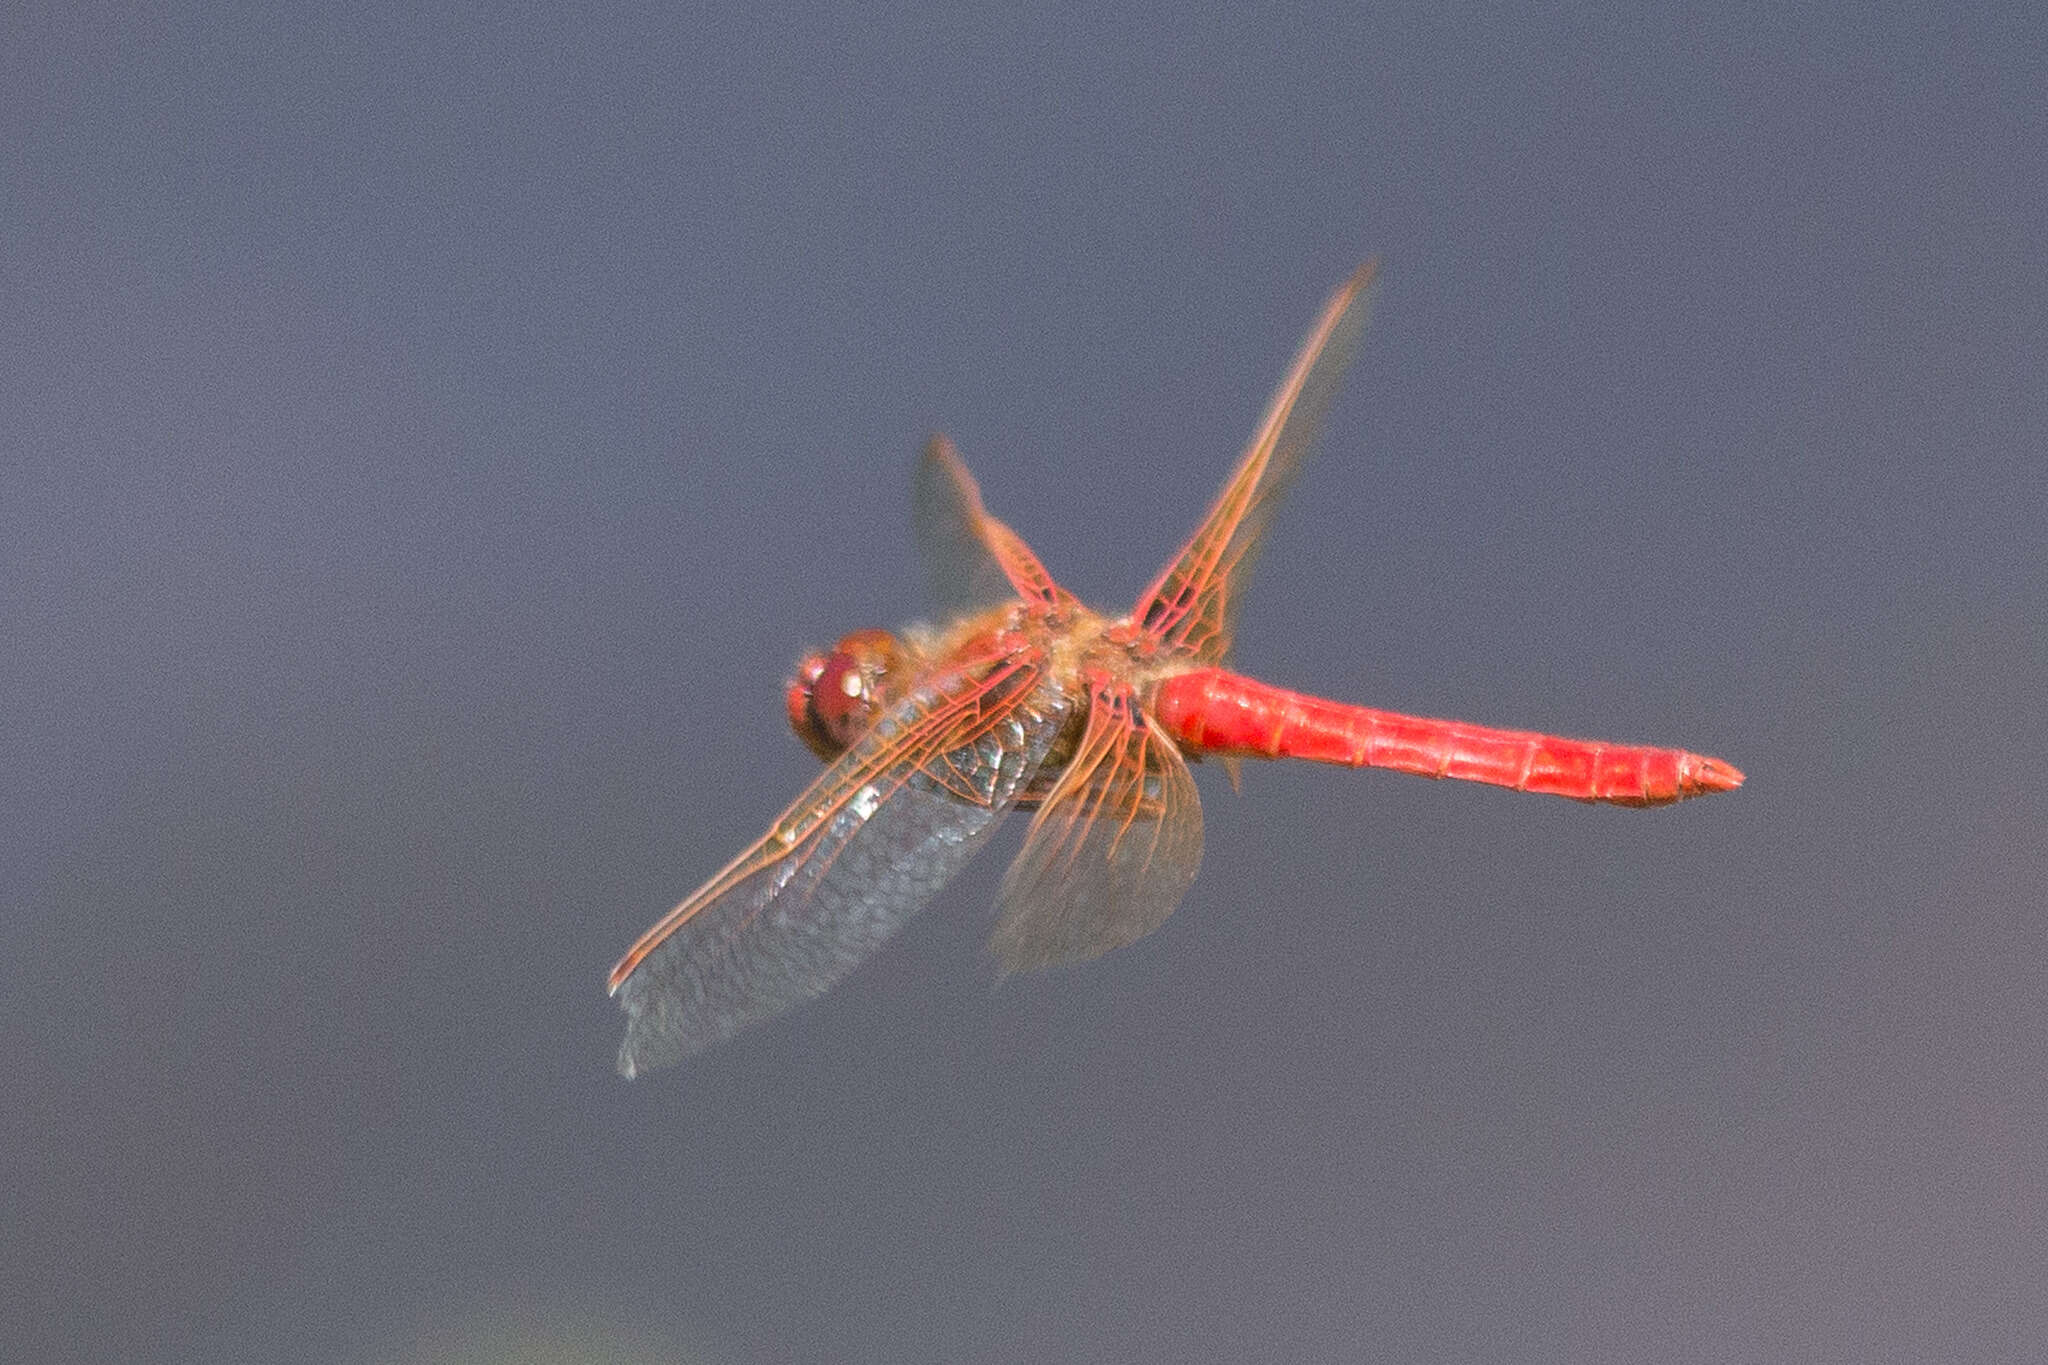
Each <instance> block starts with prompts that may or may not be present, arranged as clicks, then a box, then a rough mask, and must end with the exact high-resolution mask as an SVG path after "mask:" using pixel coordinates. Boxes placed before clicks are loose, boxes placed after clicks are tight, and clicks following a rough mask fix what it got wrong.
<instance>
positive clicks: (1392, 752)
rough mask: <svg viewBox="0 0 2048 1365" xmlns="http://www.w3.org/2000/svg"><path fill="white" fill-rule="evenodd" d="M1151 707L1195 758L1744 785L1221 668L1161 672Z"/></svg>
mask: <svg viewBox="0 0 2048 1365" xmlns="http://www.w3.org/2000/svg"><path fill="white" fill-rule="evenodd" d="M1151 712H1152V715H1153V717H1154V718H1155V719H1156V720H1157V721H1158V722H1159V723H1160V725H1161V726H1163V727H1164V728H1165V730H1166V731H1167V733H1168V734H1170V735H1172V736H1173V739H1174V742H1175V743H1177V744H1179V745H1180V746H1181V748H1182V749H1183V750H1184V751H1185V752H1187V753H1188V754H1189V755H1190V756H1191V757H1192V756H1194V755H1198V754H1214V755H1216V756H1218V757H1226V758H1227V757H1240V758H1307V759H1313V760H1314V761H1316V762H1318V763H1342V764H1345V765H1347V766H1349V767H1353V768H1392V769H1394V770H1395V771H1397V772H1404V773H1419V774H1420V775H1422V776H1424V777H1455V778H1460V779H1462V780H1464V781H1467V782H1488V783H1492V784H1493V785H1495V786H1499V787H1512V788H1514V789H1515V790H1516V791H1526V792H1547V793H1549V794H1551V795H1553V796H1568V797H1571V798H1572V799H1573V800H1575V801H1606V802H1610V803H1612V804H1614V805H1620V806H1664V805H1669V804H1671V803H1672V802H1674V801H1683V800H1685V799H1686V798H1687V797H1690V796H1704V795H1706V794H1707V793H1708V792H1718V791H1729V790H1732V789H1733V788H1735V787H1739V786H1741V785H1742V774H1741V772H1739V771H1738V770H1736V769H1735V768H1734V767H1733V766H1731V765H1729V764H1727V763H1723V762H1722V761H1721V760H1720V759H1717V758H1708V757H1706V756H1705V755H1703V754H1694V753H1687V752H1686V751H1685V750H1683V749H1660V748H1656V747H1654V746H1650V745H1641V744H1608V743H1603V742H1601V741H1599V740H1589V739H1564V738H1561V737H1559V736H1557V735H1544V734H1537V733H1535V732H1534V731H1529V730H1496V729H1492V728H1489V727H1487V726H1483V725H1468V724H1466V723H1465V722H1463V721H1456V720H1431V719H1428V718H1426V717H1422V716H1406V715H1402V714H1400V713H1399V712H1395V711H1375V710H1373V709H1371V708H1370V707H1365V706H1347V705H1345V704H1343V703H1341V702H1334V701H1325V700H1323V699H1322V698H1320V697H1311V696H1307V695H1304V694H1303V693H1300V692H1290V691H1288V690H1286V689H1285V688H1280V687H1271V686H1268V685H1267V684H1265V683H1262V682H1258V681H1256V680H1255V679H1252V678H1247V677H1244V676H1243V675H1241V674H1237V673H1231V672H1229V671H1227V670H1225V669H1220V668H1202V669H1196V670H1194V671H1192V672H1188V673H1182V674H1179V675H1178V676H1176V677H1172V678H1169V679H1167V680H1166V681H1165V682H1164V683H1162V684H1160V688H1159V692H1158V695H1157V697H1156V698H1155V699H1154V701H1153V704H1152V708H1151Z"/></svg>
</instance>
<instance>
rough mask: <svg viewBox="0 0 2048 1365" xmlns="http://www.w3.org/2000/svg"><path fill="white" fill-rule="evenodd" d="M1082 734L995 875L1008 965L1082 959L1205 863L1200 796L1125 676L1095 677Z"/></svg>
mask: <svg viewBox="0 0 2048 1365" xmlns="http://www.w3.org/2000/svg"><path fill="white" fill-rule="evenodd" d="M1088 707H1089V710H1088V725H1087V729H1086V731H1085V732H1084V733H1083V735H1082V738H1081V742H1080V746H1079V748H1078V749H1077V750H1076V751H1075V754H1074V757H1073V759H1072V761H1071V762H1069V763H1068V765H1067V767H1066V769H1065V771H1063V772H1062V773H1061V774H1060V778H1059V780H1058V781H1057V782H1056V783H1054V784H1053V787H1052V790H1051V791H1050V792H1048V793H1047V794H1046V797H1045V800H1044V803H1043V804H1042V805H1041V806H1040V807H1039V810H1038V815H1037V817H1036V818H1035V819H1034V820H1033V821H1032V822H1031V831H1030V833H1029V834H1027V835H1026V836H1025V839H1024V847H1023V849H1022V850H1020V851H1019V852H1018V854H1017V860H1016V861H1015V862H1013V863H1011V864H1010V870H1009V872H1008V873H1007V874H1005V876H1004V878H1003V890H1002V898H1001V905H1002V912H1001V914H1000V915H999V916H998V917H997V920H996V927H995V932H994V934H993V936H992V937H991V938H990V940H989V947H990V949H991V950H992V951H993V952H994V953H995V955H996V960H997V961H998V962H999V963H1000V964H1001V965H1002V968H1003V970H1004V971H1020V970H1023V969H1024V968H1028V967H1049V966H1053V965H1055V964H1057V963H1063V962H1080V961H1084V960H1086V959H1088V958H1091V957H1097V956H1099V955H1101V954H1103V953H1106V952H1108V951H1109V950H1110V949H1112V948H1121V947H1122V946H1123V945H1124V944H1126V943H1132V942H1135V941H1136V940H1138V939H1140V938H1143V937H1144V936H1145V935H1146V934H1149V933H1151V932H1152V931H1153V930H1154V929H1156V928H1158V927H1159V926H1160V924H1161V923H1163V922H1164V921H1165V919H1166V917H1167V916H1168V915H1170V914H1172V913H1173V909H1174V907H1175V906H1176V905H1179V904H1180V900H1181V897H1182V896H1183V895H1185V894H1186V893H1187V889H1188V884H1189V883H1190V882H1192V881H1194V879H1195V872H1196V870H1197V869H1199V868H1200V867H1201V865H1202V802H1201V797H1200V796H1199V795H1198V794H1197V793H1196V791H1195V781H1194V777H1193V775H1192V774H1190V773H1189V772H1188V765H1187V763H1186V761H1185V760H1183V759H1182V758H1181V756H1180V751H1179V750H1178V749H1176V748H1174V746H1173V741H1172V740H1170V739H1168V738H1167V737H1166V735H1165V733H1164V732H1163V731H1161V730H1159V729H1158V728H1156V727H1155V726H1153V725H1152V724H1151V723H1150V722H1149V721H1147V720H1146V718H1145V716H1144V713H1143V712H1142V711H1140V710H1139V708H1138V705H1137V702H1136V700H1135V699H1134V698H1133V697H1132V695H1131V691H1130V689H1129V688H1128V687H1126V686H1123V685H1121V684H1113V683H1107V682H1103V683H1098V684H1097V685H1096V686H1095V687H1094V688H1093V689H1092V690H1091V691H1090V693H1089V697H1088Z"/></svg>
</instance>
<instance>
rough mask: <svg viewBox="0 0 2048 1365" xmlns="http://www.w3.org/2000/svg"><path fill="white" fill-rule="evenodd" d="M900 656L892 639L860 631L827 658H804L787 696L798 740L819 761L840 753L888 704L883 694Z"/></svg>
mask: <svg viewBox="0 0 2048 1365" xmlns="http://www.w3.org/2000/svg"><path fill="white" fill-rule="evenodd" d="M899 656H900V650H899V647H898V646H897V644H896V639H895V637H894V636H892V635H890V634H889V633H888V632H886V631H879V630H864V631H856V632H855V633H854V634H852V635H849V636H847V637H846V638H845V639H843V640H841V641H840V642H839V646H838V648H836V649H834V650H833V651H832V652H831V653H830V654H822V655H820V654H813V655H811V656H810V657H808V658H806V659H805V660H804V661H803V662H802V663H801V664H799V665H798V666H797V673H796V677H794V678H792V679H791V680H790V683H789V689H788V692H787V695H786V702H787V705H788V708H789V723H790V726H791V728H792V729H794V730H795V731H796V733H797V737H798V738H800V739H802V740H803V742H804V743H805V744H807V745H809V746H810V748H811V751H812V752H813V753H815V754H817V755H818V756H819V757H820V758H825V759H832V758H836V757H838V756H839V755H840V754H842V753H844V752H845V751H846V750H847V749H848V748H849V747H850V746H851V745H853V744H854V743H855V742H856V741H857V740H859V739H860V737H861V736H862V735H864V734H866V733H867V732H868V727H869V726H871V725H873V724H874V723H875V717H876V716H877V715H878V714H880V712H881V710H882V708H883V706H885V705H886V704H887V703H888V701H889V698H888V696H887V695H886V691H887V688H888V685H889V682H890V674H891V672H892V671H893V669H894V668H895V665H896V664H897V662H898V659H899Z"/></svg>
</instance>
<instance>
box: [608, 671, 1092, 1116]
mask: <svg viewBox="0 0 2048 1365" xmlns="http://www.w3.org/2000/svg"><path fill="white" fill-rule="evenodd" d="M1068 709H1069V703H1068V701H1067V699H1066V698H1065V697H1064V696H1062V695H1061V694H1060V693H1059V692H1058V691H1057V689H1055V688H1053V687H1052V686H1050V685H1049V684H1046V683H1045V682H1044V680H1043V677H1042V672H1041V669H1040V665H1039V661H1038V660H1037V658H1036V657H1035V656H1033V655H1029V654H1019V655H1013V656H1009V657H1006V658H1003V659H1000V660H998V661H996V662H995V663H994V664H993V665H983V666H978V667H975V668H972V669H963V670H962V671H960V672H957V673H953V674H950V675H947V676H946V677H944V678H942V679H940V680H938V681H937V682H935V683H932V684H929V685H927V686H925V687H923V688H921V689H919V690H918V691H917V692H916V693H914V694H913V695H912V696H910V697H908V698H906V699H905V700H904V701H903V702H901V703H899V704H898V705H897V706H896V707H895V708H894V709H892V710H891V711H890V712H888V713H887V714H886V715H884V716H883V717H882V718H881V720H879V721H878V722H877V723H876V725H875V727H874V729H872V730H871V731H869V733H868V734H867V735H866V736H865V737H864V738H862V739H861V740H860V741H859V742H858V743H856V744H855V745H854V746H853V747H852V748H850V749H848V750H847V751H846V752H845V753H844V754H842V755H841V756H840V757H839V759H838V760H837V761H836V762H834V763H833V764H832V766H831V767H829V768H827V769H826V770H825V772H824V773H823V774H822V775H821V776H820V777H819V778H818V780H817V781H816V782H815V783H813V784H812V785H811V787H810V789H809V790H808V791H806V792H805V793H804V794H803V795H802V796H800V797H798V798H797V800H796V802H795V803H794V804H793V805H791V806H790V808H789V809H788V810H787V811H785V812H784V813H783V815H782V818H781V819H779V820H777V821H776V822H775V825H774V827H773V828H772V829H770V830H769V831H768V833H767V834H766V835H764V836H763V837H762V838H761V839H760V841H759V842H757V843H756V844H754V845H753V847H751V848H749V849H748V850H747V851H746V852H744V853H742V854H741V855H740V856H739V857H738V858H736V859H734V860H733V862H732V863H731V864H730V865H729V866H727V867H726V869H725V870H724V871H722V872H720V873H719V874H718V875H717V876H715V877H713V878H712V879H711V880H710V881H709V882H707V883H706V884H705V885H704V886H703V887H701V888H700V889H699V890H698V891H697V892H696V893H695V894H694V895H692V896H691V897H690V898H689V899H688V900H686V901H684V902H683V903H682V904H681V905H679V906H677V907H676V908H675V909H674V910H672V911H670V912H669V913H668V914H667V915H666V916H664V917H663V919H662V920H661V922H660V923H659V924H657V925H655V926H654V928H652V929H650V930H649V931H648V932H647V933H646V934H645V935H643V936H642V937H641V939H640V941H639V942H638V943H636V944H634V946H633V948H632V949H631V950H630V951H629V952H628V953H627V954H626V956H625V957H624V958H622V959H621V960H620V962H619V964H618V965H617V966H616V967H614V968H613V969H612V976H611V989H612V993H613V994H614V995H616V996H617V997H618V1000H619V1004H620V1005H621V1007H623V1008H624V1010H625V1012H626V1038H625V1042H624V1043H623V1044H622V1045H621V1047H620V1048H619V1070H620V1071H621V1072H622V1073H624V1074H625V1075H627V1076H632V1075H634V1074H636V1073H638V1072H640V1071H644V1070H647V1069H648V1068H650V1067H655V1066H663V1065H666V1064H668V1063H670V1062H675V1061H679V1060H681V1059H682V1058H684V1057H686V1056H688V1055H690V1054H691V1053H693V1052H697V1051H699V1050H701V1049H703V1048H705V1047H708V1046H710V1045H711V1044H712V1043H715V1042H718V1041H720V1040H722V1039H725V1038H729V1037H731V1036H732V1035H733V1034H734V1033H736V1032H738V1031H739V1030H740V1029H741V1028H744V1027H745V1026H746V1025H748V1024H751V1023H754V1022H756V1021H758V1020H762V1019H766V1018H768V1017H770V1016H771V1015H775V1014H779V1013H781V1012H782V1011H783V1010H786V1009H788V1008H789V1007H790V1006H792V1005H795V1004H797V1003H799V1002H800V1001H803V1000H807V999H809V998H810V997H812V996H815V995H817V994H819V993H821V992H822V991H824V990H825V989H826V988H828V987H830V986H831V985H832V984H833V983H835V982H836V981H838V980H839V979H840V978H841V977H843V976H845V975H846V973H847V972H849V971H851V970H852V969H853V968H854V967H855V966H856V965H857V964H858V963H860V962H861V961H862V960H863V959H864V958H866V957H867V956H869V955H870V954H871V953H873V952H874V951H875V950H876V949H877V948H879V947H881V946H882V944H883V943H885V942H887V941H888V939H889V938H890V936H891V935H893V934H894V933H895V932H896V931H897V930H898V929H899V928H901V927H902V926H903V924H904V922H905V921H906V920H908V919H909V918H910V916H911V915H913V914H914V913H916V912H917V911H918V910H919V909H921V908H923V906H924V905H925V903H926V902H927V901H929V900H930V899H931V897H932V896H933V894H934V893H936V892H937V891H938V889H939V888H940V887H941V886H943V885H944V884H945V883H946V881H947V880H948V879H949V878H951V877H952V876H953V875H954V874H955V873H956V872H958V871H959V870H960V868H961V866H962V865H964V864H965V863H966V861H967V859H968V858H969V857H971V856H973V854H974V851H975V850H976V849H978V848H979V847H980V846H981V844H982V843H983V842H984V841H985V840H986V839H987V838H988V836H989V835H990V834H991V833H993V832H994V830H995V827H996V825H997V823H998V822H999V821H1000V820H1001V819H1002V817H1003V815H1004V814H1005V813H1006V812H1007V811H1008V810H1009V808H1010V807H1011V806H1012V805H1013V804H1014V803H1015V802H1016V799H1017V793H1018V790H1019V789H1020V788H1021V787H1022V786H1023V785H1024V784H1025V783H1026V782H1028V781H1030V779H1031V776H1032V774H1033V773H1035V772H1036V771H1037V769H1038V767H1039V765H1040V764H1041V763H1042V762H1043V761H1044V759H1045V755H1046V750H1047V747H1048V746H1049V745H1050V744H1051V742H1052V740H1053V738H1054V737H1055V736H1056V735H1057V734H1058V733H1059V730H1060V727H1061V725H1062V724H1063V723H1064V721H1065V719H1066V716H1067V712H1068Z"/></svg>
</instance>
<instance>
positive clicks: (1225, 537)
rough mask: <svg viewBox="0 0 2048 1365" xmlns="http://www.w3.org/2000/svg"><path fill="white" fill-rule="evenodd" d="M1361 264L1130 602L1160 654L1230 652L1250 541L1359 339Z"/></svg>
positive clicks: (1208, 658)
mask: <svg viewBox="0 0 2048 1365" xmlns="http://www.w3.org/2000/svg"><path fill="white" fill-rule="evenodd" d="M1378 272H1379V263H1378V262H1377V261H1368V262H1367V263H1366V264H1365V265H1363V266H1361V267H1360V268H1359V269H1358V271H1357V272H1356V273H1355V274H1353V275H1352V276H1351V278H1350V279H1348V280H1346V281H1345V282H1344V283H1343V284H1342V285H1340V286H1339V287H1338V289H1337V292H1336V293H1334V294H1332V295H1331V296H1330V300H1329V302H1328V303H1326V304H1324V305H1323V312H1322V316H1320V317H1319V318H1317V319H1316V325H1315V326H1314V328H1312V329H1311V330H1310V332H1309V334H1308V339H1307V340H1306V341H1304V342H1302V345H1301V352H1300V354H1298V355H1296V356H1295V358H1294V365H1293V367H1292V368H1291V369H1289V370H1288V372H1287V377H1286V379H1284V380H1282V381H1281V383H1280V388H1279V389H1278V391H1276V392H1275V393H1274V395H1273V399H1272V402H1271V403H1270V404H1268V406H1267V408H1266V415H1265V417H1264V419H1263V420H1262V421H1261V422H1260V423H1259V430H1258V434H1257V435H1256V436H1254V437H1253V438H1252V443H1251V446H1250V448H1249V449H1247V450H1246V451H1245V453H1244V458H1243V459H1242V460H1240V461H1239V462H1238V466H1237V471H1236V472H1235V473H1234V474H1232V475H1231V477H1230V482H1229V483H1227V484H1225V485H1224V486H1223V492H1222V493H1221V494H1220V495H1219V496H1218V497H1217V499H1216V503H1215V505H1214V506H1213V507H1211V508H1210V509H1209V515H1208V516H1207V517H1206V518H1205V519H1204V520H1203V522H1202V524H1201V526H1200V527H1199V528H1197V529H1196V531H1195V534H1194V535H1193V536H1192V537H1190V538H1189V540H1188V543H1187V544H1186V545H1185V546H1183V547H1182V549H1181V552H1180V553H1179V554H1178V555H1176V556H1175V557H1174V559H1173V560H1172V562H1171V563H1169V564H1168V565H1167V566H1166V568H1165V570H1164V571H1163V572H1161V574H1160V575H1159V578H1158V580H1157V581H1155V582H1154V583H1153V584H1152V586H1151V587H1149V588H1147V589H1146V590H1145V592H1144V593H1143V594H1142V595H1141V596H1140V597H1139V598H1138V605H1137V607H1136V609H1135V610H1134V611H1133V612H1132V613H1131V615H1132V619H1133V620H1135V621H1137V622H1138V623H1139V624H1140V625H1142V626H1143V627H1144V628H1145V629H1146V630H1147V631H1149V632H1151V633H1152V634H1153V635H1154V636H1155V637H1156V638H1158V639H1159V640H1160V641H1161V642H1162V643H1163V644H1164V645H1165V646H1166V647H1167V648H1168V649H1169V650H1171V651H1173V652H1176V653H1180V654H1186V655H1189V656H1191V657H1193V658H1196V659H1199V660H1202V661H1204V662H1207V663H1220V662H1221V661H1222V660H1223V659H1224V657H1225V656H1226V655H1228V654H1229V652H1230V637H1231V630H1232V627H1233V624H1234V622H1235V620H1236V617H1237V604H1238V599H1239V598H1240V597H1241V596H1242V595H1243V592H1244V586H1245V583H1246V580H1247V579H1248V578H1249V576H1250V571H1251V565H1252V561H1253V559H1255V558H1256V557H1257V555H1258V548H1259V537H1260V536H1261V535H1262V534H1263V533H1264V531H1265V529H1266V523H1267V521H1268V520H1269V519H1270V518H1271V517H1272V514H1273V509H1274V507H1275V506H1276V505H1277V503H1278V501H1279V498H1280V496H1281V494H1283V493H1285V492H1286V491H1287V485H1288V484H1289V483H1290V482H1291V481H1292V480H1293V478H1294V473H1295V471H1296V469H1298V468H1299V467H1300V465H1301V461H1302V457H1303V456H1305V455H1307V454H1308V451H1309V448H1310V447H1311V446H1313V445H1314V444H1315V437H1316V432H1317V430H1318V429H1319V428H1320V427H1321V425H1322V420H1323V415H1324V413H1326V412H1327V411H1328V410H1329V406H1330V400H1331V399H1332V398H1334V397H1335V396H1336V393H1337V387H1338V382H1339V381H1340V380H1341V379H1342V378H1343V375H1344V371H1345V370H1346V369H1347V368H1348V367H1349V366H1350V364H1351V357H1352V354H1353V352H1355V351H1356V350H1357V347H1358V338H1359V336H1360V334H1361V333H1362V332H1363V331H1364V330H1365V320H1366V314H1367V312H1368V311H1369V308H1370V304H1371V298H1372V284H1373V280H1374V278H1375V276H1376V275H1377V274H1378Z"/></svg>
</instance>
